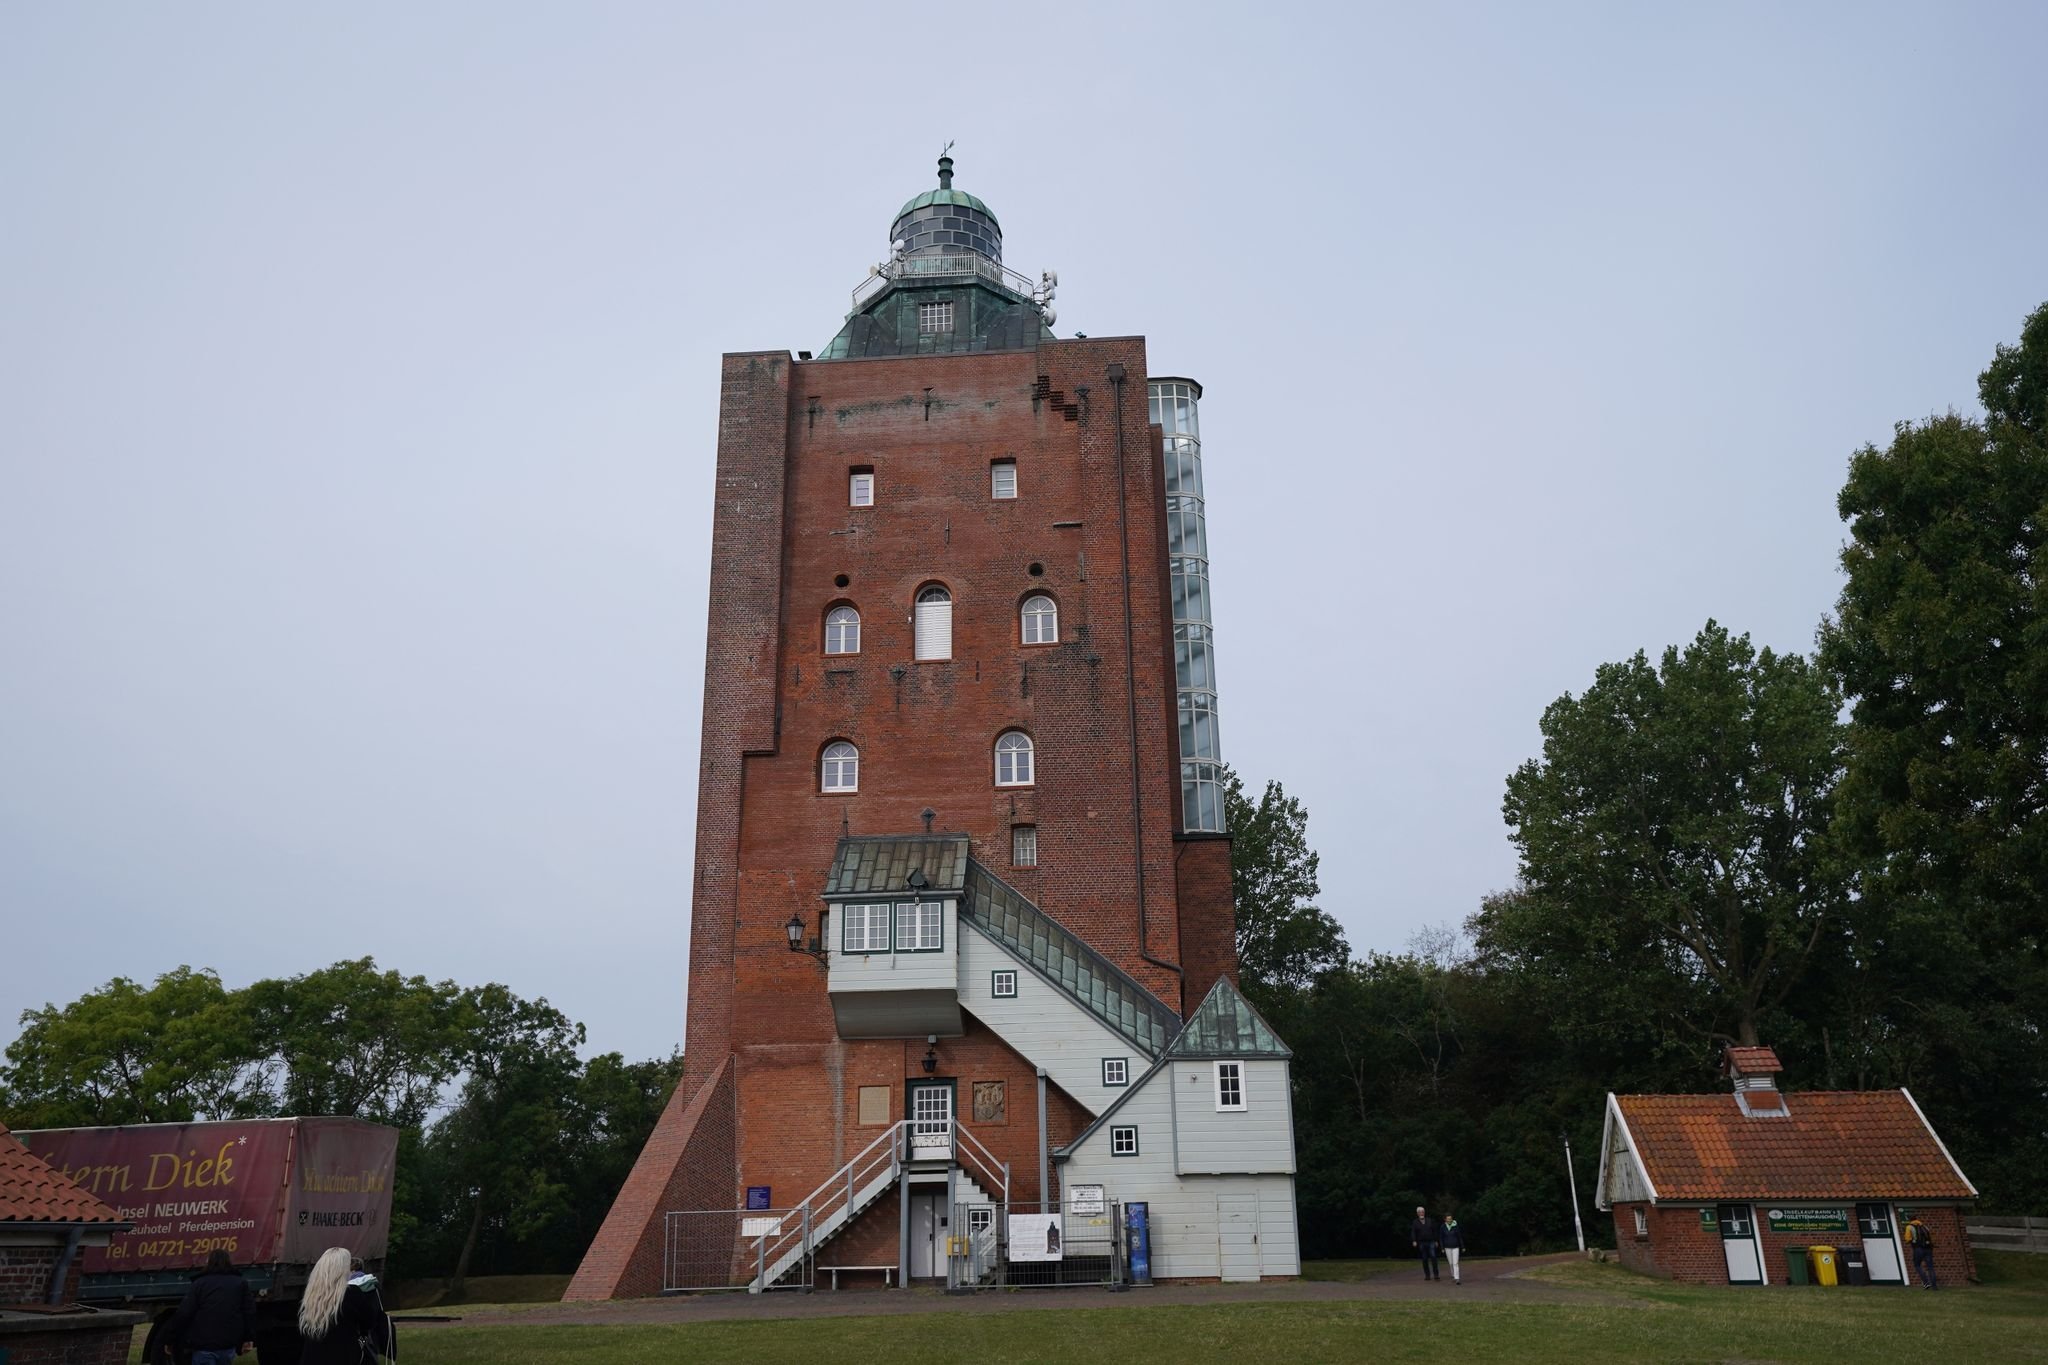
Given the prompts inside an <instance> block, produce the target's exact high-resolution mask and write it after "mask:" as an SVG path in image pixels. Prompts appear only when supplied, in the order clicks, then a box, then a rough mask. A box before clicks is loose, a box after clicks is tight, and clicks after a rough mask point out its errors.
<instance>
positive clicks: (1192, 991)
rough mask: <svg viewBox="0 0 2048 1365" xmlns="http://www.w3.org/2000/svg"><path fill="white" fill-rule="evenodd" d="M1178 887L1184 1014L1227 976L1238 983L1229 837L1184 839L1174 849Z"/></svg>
mask: <svg viewBox="0 0 2048 1365" xmlns="http://www.w3.org/2000/svg"><path fill="white" fill-rule="evenodd" d="M1174 885H1175V888H1176V895H1177V896H1178V899H1179V901H1180V944H1181V953H1182V965H1183V967H1184V969H1185V970H1186V973H1187V993H1186V996H1185V997H1184V999H1185V1004H1183V1005H1182V1007H1181V1011H1182V1014H1183V1015H1190V1014H1193V1013H1194V1012H1195V1010H1196V1009H1197V1008H1199V1007H1200V1005H1201V1003H1202V998H1203V997H1204V996H1206V995H1208V993H1209V988H1210V987H1211V986H1213V985H1215V984H1216V978H1218V977H1220V976H1227V977H1229V978H1230V984H1231V985H1233V986H1234V985H1236V984H1237V907H1236V898H1235V895H1234V891H1233V882H1232V880H1231V873H1230V836H1229V835H1227V834H1183V835H1181V836H1179V844H1178V847H1176V848H1175V850H1174Z"/></svg>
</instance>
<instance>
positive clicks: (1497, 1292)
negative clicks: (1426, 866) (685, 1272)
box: [412, 1253, 1611, 1331]
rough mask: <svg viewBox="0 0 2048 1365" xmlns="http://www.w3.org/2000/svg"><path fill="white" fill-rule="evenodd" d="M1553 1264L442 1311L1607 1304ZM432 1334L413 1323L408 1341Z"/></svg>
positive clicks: (681, 1319)
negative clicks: (1566, 1282)
mask: <svg viewBox="0 0 2048 1365" xmlns="http://www.w3.org/2000/svg"><path fill="white" fill-rule="evenodd" d="M1576 1259H1577V1257H1575V1256H1573V1255H1571V1254H1569V1253H1566V1254H1562V1255H1554V1256H1511V1257H1504V1258H1499V1259H1489V1260H1481V1261H1469V1260H1468V1261H1466V1262H1465V1266H1464V1270H1465V1282H1464V1283H1463V1284H1462V1285H1460V1284H1454V1283H1452V1282H1451V1279H1450V1277H1449V1275H1445V1277H1444V1278H1443V1279H1441V1280H1437V1281H1429V1280H1425V1279H1423V1278H1422V1272H1421V1271H1420V1270H1419V1269H1417V1270H1414V1271H1405V1270H1397V1271H1391V1272H1389V1273H1387V1274H1383V1275H1374V1276H1372V1277H1370V1278H1368V1279H1364V1280H1358V1281H1355V1282H1351V1283H1344V1284H1335V1283H1329V1282H1325V1281H1310V1280H1287V1281H1281V1282H1277V1283H1271V1284H1175V1285H1155V1286H1154V1287H1152V1288H1150V1289H1133V1290H1130V1291H1129V1292H1127V1293H1120V1294H1118V1293H1111V1292H1110V1291H1109V1290H1107V1289H1026V1290H1015V1291H1011V1292H1007V1293H1006V1292H1003V1291H999V1290H998V1291H991V1292H986V1293H979V1294H947V1293H946V1292H945V1291H944V1290H940V1289H929V1288H913V1289H909V1290H893V1291H891V1290H879V1289H876V1290H841V1291H840V1292H838V1293H833V1292H832V1291H830V1290H823V1289H821V1290H818V1291H817V1292H815V1293H810V1294H801V1293H794V1292H782V1293H775V1294H744V1293H728V1294H685V1295H676V1296H674V1297H671V1298H663V1299H627V1300H621V1301H617V1302H613V1303H562V1304H542V1305H539V1306H535V1307H525V1306H518V1307H510V1308H489V1307H485V1308H477V1309H471V1310H465V1309H462V1308H459V1307H458V1308H451V1309H449V1310H448V1311H449V1313H450V1314H451V1315H456V1316H459V1317H460V1319H461V1321H462V1322H463V1323H464V1324H466V1325H469V1326H487V1325H490V1324H494V1323H515V1322H516V1323H519V1324H522V1325H525V1324H541V1323H620V1324H625V1323H686V1322H731V1321H737V1320H747V1319H767V1318H814V1317H880V1316H887V1315H889V1314H895V1313H1020V1312H1032V1311H1035V1310H1040V1309H1048V1308H1057V1309H1065V1310H1069V1311H1071V1310H1073V1309H1076V1308H1166V1307H1174V1306H1181V1307H1195V1306H1201V1305H1206V1304H1218V1303H1354V1302H1370V1301H1375V1300H1390V1299H1450V1298H1457V1299H1464V1300H1473V1301H1478V1302H1492V1303H1498V1302H1516V1303H1560V1302H1585V1301H1586V1300H1588V1299H1595V1298H1597V1299H1600V1300H1602V1301H1606V1300H1608V1299H1609V1298H1610V1297H1611V1296H1608V1295H1603V1294H1598V1293H1595V1292H1594V1291H1590V1290H1583V1289H1572V1288H1568V1287H1566V1286H1563V1285H1554V1284H1546V1283H1544V1282H1543V1281H1540V1280H1530V1279H1525V1278H1522V1275H1521V1272H1523V1271H1525V1270H1530V1269H1533V1268H1534V1267H1536V1266H1544V1265H1557V1264H1560V1263H1562V1262H1566V1261H1572V1260H1576ZM434 1326H435V1324H432V1323H424V1322H423V1323H417V1324H415V1325H414V1326H413V1328H412V1330H414V1331H429V1330H432V1328H433V1327H434Z"/></svg>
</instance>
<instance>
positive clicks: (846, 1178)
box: [756, 1119, 910, 1289]
mask: <svg viewBox="0 0 2048 1365" xmlns="http://www.w3.org/2000/svg"><path fill="white" fill-rule="evenodd" d="M909 1123H910V1120H909V1119H898V1120H897V1121H896V1122H895V1123H893V1124H891V1125H890V1126H889V1129H888V1131H887V1132H884V1133H882V1134H881V1135H880V1136H878V1137H877V1138H876V1139H875V1140H874V1141H873V1142H870V1143H869V1144H868V1145H867V1146H866V1147H863V1148H862V1149H861V1150H860V1152H859V1154H858V1155H856V1156H855V1157H854V1158H853V1159H852V1160H851V1161H848V1162H847V1163H846V1164H845V1165H844V1166H841V1167H840V1168H839V1169H838V1170H836V1171H834V1172H833V1173H832V1174H831V1175H829V1176H827V1177H826V1178H825V1182H824V1183H823V1184H821V1185H819V1186H818V1188H816V1189H815V1190H812V1191H811V1192H810V1193H809V1194H807V1195H805V1196H804V1197H803V1200H802V1201H801V1202H800V1203H798V1204H797V1205H796V1209H795V1210H794V1211H795V1212H799V1213H801V1214H802V1215H803V1216H802V1218H801V1220H800V1226H799V1227H797V1228H796V1229H793V1230H792V1229H783V1230H781V1231H780V1233H779V1235H777V1236H776V1239H775V1242H774V1243H773V1245H772V1246H771V1245H770V1244H768V1242H767V1240H766V1236H765V1235H764V1236H763V1238H762V1244H761V1245H760V1246H759V1247H757V1248H756V1257H757V1260H758V1262H759V1264H760V1266H761V1278H764V1279H765V1277H766V1275H767V1268H768V1267H769V1266H772V1265H774V1264H776V1263H777V1262H778V1261H780V1260H781V1259H782V1258H783V1257H784V1256H785V1255H787V1254H788V1252H789V1251H790V1249H791V1246H792V1244H793V1243H795V1244H800V1245H801V1246H803V1248H804V1250H805V1254H807V1255H808V1254H809V1250H810V1243H811V1234H812V1232H813V1231H814V1230H815V1229H816V1228H817V1227H818V1225H819V1224H821V1223H823V1222H824V1221H825V1219H826V1218H827V1217H829V1216H830V1215H831V1214H832V1213H833V1211H834V1210H835V1208H836V1207H837V1206H838V1205H843V1206H844V1207H846V1208H848V1209H851V1208H852V1207H853V1201H854V1197H855V1195H857V1194H858V1193H859V1191H860V1187H861V1186H863V1185H865V1184H866V1183H867V1182H868V1181H870V1180H872V1179H873V1178H874V1177H875V1176H876V1175H879V1174H880V1173H881V1172H882V1171H883V1170H885V1169H886V1170H889V1171H891V1172H894V1171H896V1170H897V1169H899V1168H900V1167H901V1166H902V1164H903V1152H902V1147H901V1140H902V1139H904V1137H905V1132H904V1130H905V1129H906V1127H907V1126H908V1125H909ZM884 1143H887V1144H888V1152H887V1153H886V1160H884V1159H882V1158H878V1157H876V1156H875V1153H876V1149H878V1148H880V1147H881V1146H882V1145H883V1144H884ZM835 1201H837V1202H836V1204H835ZM799 1238H800V1239H801V1242H800V1243H797V1242H796V1239H799ZM760 1287H761V1288H762V1289H766V1288H768V1286H767V1285H766V1284H765V1283H764V1284H762V1285H761V1286H760Z"/></svg>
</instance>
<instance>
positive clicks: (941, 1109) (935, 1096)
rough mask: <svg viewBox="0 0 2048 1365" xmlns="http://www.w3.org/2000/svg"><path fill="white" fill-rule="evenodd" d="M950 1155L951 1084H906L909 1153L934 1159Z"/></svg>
mask: <svg viewBox="0 0 2048 1365" xmlns="http://www.w3.org/2000/svg"><path fill="white" fill-rule="evenodd" d="M952 1154H953V1083H952V1082H951V1081H936V1082H935V1081H923V1082H919V1081H912V1082H911V1084H910V1155H911V1159H912V1160H936V1159H939V1158H942V1157H950V1156H952Z"/></svg>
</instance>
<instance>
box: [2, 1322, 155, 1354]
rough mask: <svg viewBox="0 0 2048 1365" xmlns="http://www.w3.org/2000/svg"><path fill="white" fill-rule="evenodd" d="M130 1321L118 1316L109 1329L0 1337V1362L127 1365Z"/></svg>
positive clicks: (96, 1326)
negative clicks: (117, 1320)
mask: <svg viewBox="0 0 2048 1365" xmlns="http://www.w3.org/2000/svg"><path fill="white" fill-rule="evenodd" d="M133 1320H134V1319H133V1316H132V1315H130V1314H122V1315H121V1320H120V1322H119V1323H117V1324H115V1325H111V1326H109V1325H104V1324H101V1323H96V1324H95V1325H93V1326H91V1327H82V1328H78V1329H76V1330H73V1331H69V1332H52V1331H40V1332H20V1333H15V1332H7V1333H4V1334H0V1360H4V1361H5V1362H6V1365H127V1360H128V1352H129V1346H130V1342H131V1338H132V1335H133V1329H132V1328H131V1327H129V1326H128V1325H127V1324H128V1323H130V1322H132V1321H133Z"/></svg>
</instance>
